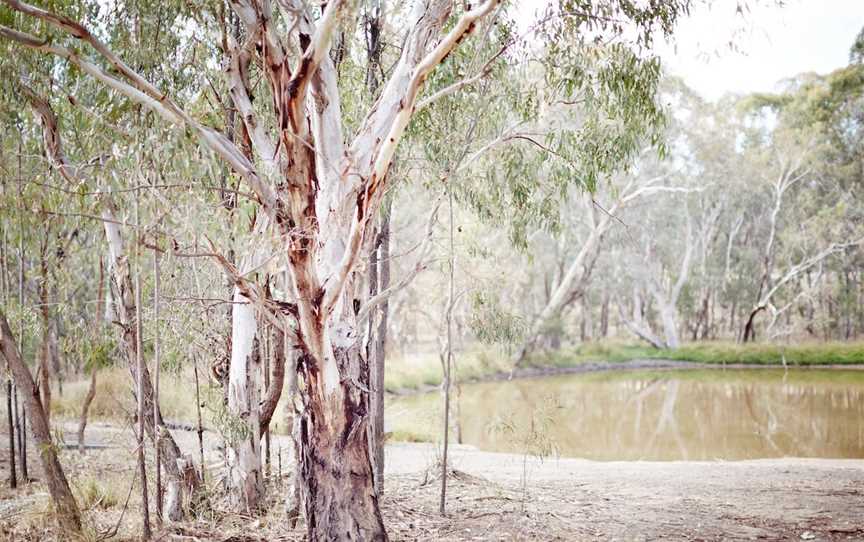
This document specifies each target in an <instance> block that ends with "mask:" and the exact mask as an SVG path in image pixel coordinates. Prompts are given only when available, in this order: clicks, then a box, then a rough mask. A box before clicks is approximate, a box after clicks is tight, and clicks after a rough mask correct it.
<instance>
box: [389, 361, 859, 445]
mask: <svg viewBox="0 0 864 542" xmlns="http://www.w3.org/2000/svg"><path fill="white" fill-rule="evenodd" d="M457 410H458V411H459V422H460V423H459V424H458V431H459V432H461V440H462V442H463V443H464V444H470V445H474V446H477V447H478V448H480V449H481V450H485V451H500V452H515V453H529V454H532V455H539V456H554V455H560V456H563V457H579V458H586V459H594V460H602V461H612V460H661V461H671V460H730V461H731V460H741V459H760V458H777V457H824V458H864V371H861V370H842V369H832V370H818V369H816V370H814V369H799V370H789V371H788V372H787V371H783V370H782V369H738V370H722V369H717V370H714V369H693V370H681V371H678V370H662V371H608V372H603V373H591V374H579V375H566V376H554V377H544V378H532V379H522V380H513V381H503V382H487V383H478V384H470V385H464V386H462V390H461V400H460V402H459V408H458V409H457ZM440 411H441V397H440V394H437V393H428V394H423V395H417V396H411V397H399V398H396V399H394V400H392V401H391V402H390V404H389V405H388V416H389V420H390V424H392V425H391V430H393V431H394V432H395V433H396V436H397V437H400V436H401V437H405V436H416V437H418V438H432V439H434V438H435V435H436V434H438V432H439V431H440V427H439V426H440V423H441V422H440V421H439V420H440ZM456 432H457V429H455V428H454V431H453V433H452V434H453V435H454V438H455V435H456Z"/></svg>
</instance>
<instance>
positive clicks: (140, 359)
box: [135, 193, 159, 540]
mask: <svg viewBox="0 0 864 542" xmlns="http://www.w3.org/2000/svg"><path fill="white" fill-rule="evenodd" d="M140 219H141V217H140V214H139V213H138V195H137V193H136V196H135V223H136V224H140V223H141V221H140ZM140 262H141V258H140V250H139V245H138V244H137V243H136V244H135V362H136V377H137V378H136V381H137V383H138V391H137V395H138V478H139V480H140V481H141V516H142V525H141V539H142V540H150V537H151V536H152V533H151V532H150V502H149V499H148V495H147V466H146V464H145V462H144V426H145V425H146V423H145V421H144V414H145V412H146V410H145V409H146V404H145V401H144V377H143V376H144V368H145V366H144V356H143V355H142V353H141V330H142V327H143V326H142V324H141V263H140ZM154 438H155V439H156V442H157V443H158V442H159V436H158V432H157V434H156V435H155V436H154Z"/></svg>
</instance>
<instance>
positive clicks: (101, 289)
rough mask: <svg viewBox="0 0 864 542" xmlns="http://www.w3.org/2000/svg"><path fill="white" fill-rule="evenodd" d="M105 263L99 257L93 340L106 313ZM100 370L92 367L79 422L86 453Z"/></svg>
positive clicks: (81, 449) (81, 447)
mask: <svg viewBox="0 0 864 542" xmlns="http://www.w3.org/2000/svg"><path fill="white" fill-rule="evenodd" d="M104 306H105V263H104V261H103V260H102V258H99V284H98V286H97V287H96V317H95V318H94V319H93V321H94V324H93V341H97V340H99V333H101V331H102V317H103V315H104V314H105V308H104ZM98 370H99V367H98V366H97V365H95V364H94V365H93V366H92V367H90V389H88V390H87V396H86V397H84V404H83V405H82V407H81V419H80V421H79V422H78V451H79V452H80V453H82V454H83V453H84V452H85V451H86V448H85V447H84V430H85V429H86V428H87V415H88V413H89V412H90V404H91V403H93V399H94V398H95V397H96V373H97V371H98Z"/></svg>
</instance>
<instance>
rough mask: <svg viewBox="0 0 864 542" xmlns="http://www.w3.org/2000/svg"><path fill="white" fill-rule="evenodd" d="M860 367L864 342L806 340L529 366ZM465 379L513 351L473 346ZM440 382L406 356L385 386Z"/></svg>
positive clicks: (597, 354) (631, 352)
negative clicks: (659, 362) (650, 362)
mask: <svg viewBox="0 0 864 542" xmlns="http://www.w3.org/2000/svg"><path fill="white" fill-rule="evenodd" d="M784 358H785V360H786V363H787V365H789V366H792V367H795V366H811V365H858V364H864V342H850V343H802V344H796V345H778V344H761V343H756V344H737V343H734V342H719V341H717V342H696V343H687V344H685V345H684V346H682V347H681V348H678V349H677V350H659V349H657V348H652V347H649V346H643V345H640V344H633V343H620V342H598V343H586V344H583V345H580V346H578V347H572V348H562V349H561V350H558V351H556V352H547V353H542V354H538V355H535V356H533V357H532V358H531V359H530V360H529V361H528V363H527V364H525V365H524V366H525V367H533V368H567V367H577V366H579V365H580V364H584V363H588V362H597V361H606V362H623V361H630V360H636V359H663V360H671V361H682V362H683V361H689V362H697V363H709V364H718V365H722V364H724V363H727V364H745V365H765V366H770V365H782V364H783V360H784ZM457 365H458V367H457V370H458V372H459V377H460V378H461V379H462V380H463V381H469V380H482V379H484V378H488V377H491V376H493V375H496V374H499V373H507V372H510V371H511V370H512V368H513V360H512V354H508V353H506V352H502V351H494V350H480V349H475V350H469V351H466V352H462V353H460V354H459V355H458V356H457ZM440 383H441V364H440V361H439V360H438V358H437V356H433V355H426V356H419V355H418V356H406V357H402V358H396V359H393V360H391V361H390V362H389V364H388V367H387V374H386V376H385V387H386V388H387V389H388V390H389V391H398V390H413V389H420V388H423V387H427V386H436V385H438V384H440Z"/></svg>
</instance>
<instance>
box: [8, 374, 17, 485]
mask: <svg viewBox="0 0 864 542" xmlns="http://www.w3.org/2000/svg"><path fill="white" fill-rule="evenodd" d="M6 415H7V417H8V418H9V485H10V486H11V487H12V489H15V488H16V487H18V475H17V473H16V472H15V420H13V419H12V380H11V379H9V380H6Z"/></svg>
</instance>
